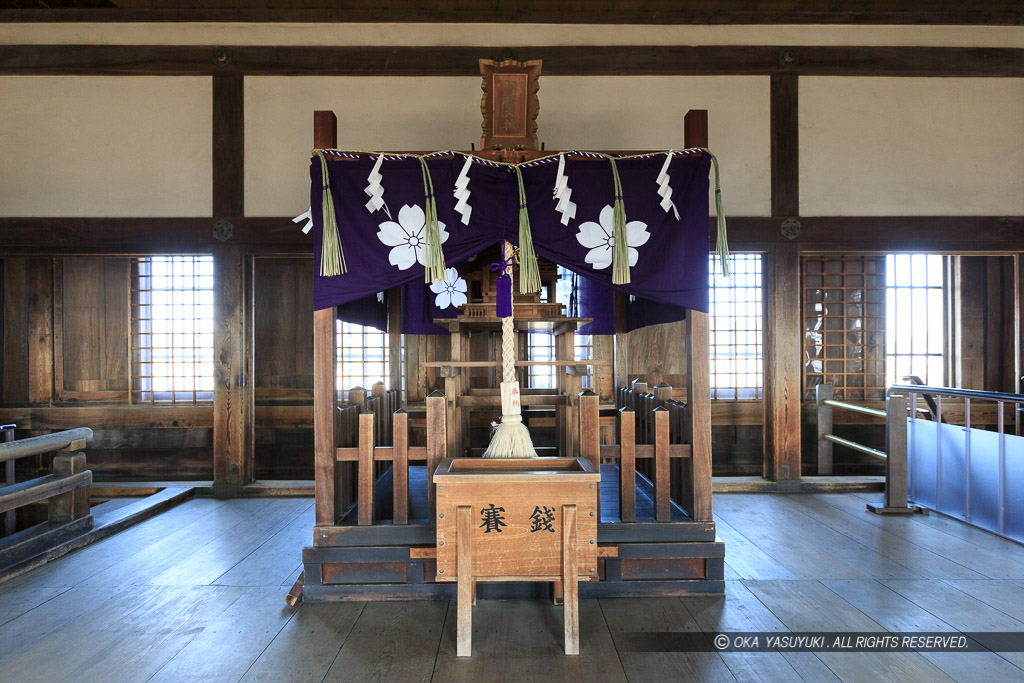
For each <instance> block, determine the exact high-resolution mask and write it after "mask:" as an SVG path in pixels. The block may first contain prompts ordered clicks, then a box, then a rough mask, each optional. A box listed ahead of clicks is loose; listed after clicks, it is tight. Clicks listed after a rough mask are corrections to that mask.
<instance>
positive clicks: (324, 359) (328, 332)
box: [313, 307, 344, 525]
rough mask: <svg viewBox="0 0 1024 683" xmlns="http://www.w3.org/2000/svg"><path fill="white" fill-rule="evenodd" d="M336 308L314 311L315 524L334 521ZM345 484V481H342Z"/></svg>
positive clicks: (332, 522)
mask: <svg viewBox="0 0 1024 683" xmlns="http://www.w3.org/2000/svg"><path fill="white" fill-rule="evenodd" d="M336 320H337V318H336V312H335V309H334V308H333V307H332V308H325V309H323V310H321V311H316V312H314V313H313V452H314V476H315V479H316V482H315V493H316V523H317V524H318V525H325V524H334V523H335V521H336V520H335V505H334V502H335V501H334V495H335V491H334V473H335V462H336V460H337V446H336V441H335V433H334V412H335V410H336V405H337V389H335V384H336V383H337V367H336V366H337V353H338V351H337V348H336V341H337V340H336V336H335V332H334V328H335V323H336ZM342 483H343V484H344V482H342Z"/></svg>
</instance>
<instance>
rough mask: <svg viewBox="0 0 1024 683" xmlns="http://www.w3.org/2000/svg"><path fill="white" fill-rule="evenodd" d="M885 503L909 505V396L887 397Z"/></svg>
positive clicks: (888, 505)
mask: <svg viewBox="0 0 1024 683" xmlns="http://www.w3.org/2000/svg"><path fill="white" fill-rule="evenodd" d="M885 453H886V455H887V456H888V457H887V458H886V461H885V504H886V507H890V508H905V507H907V397H906V396H901V395H898V394H896V395H893V396H889V397H887V398H886V399H885Z"/></svg>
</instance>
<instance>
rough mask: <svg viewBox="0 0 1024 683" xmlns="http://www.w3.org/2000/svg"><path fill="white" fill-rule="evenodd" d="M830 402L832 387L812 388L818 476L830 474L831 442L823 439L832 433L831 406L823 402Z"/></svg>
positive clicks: (827, 385)
mask: <svg viewBox="0 0 1024 683" xmlns="http://www.w3.org/2000/svg"><path fill="white" fill-rule="evenodd" d="M830 400H832V385H831V384H819V385H818V386H816V387H814V403H815V406H816V407H817V413H818V474H819V475H826V474H832V442H831V441H828V440H826V439H825V438H824V435H825V434H831V433H832V406H829V405H825V401H830Z"/></svg>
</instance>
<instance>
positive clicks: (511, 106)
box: [480, 59, 541, 150]
mask: <svg viewBox="0 0 1024 683" xmlns="http://www.w3.org/2000/svg"><path fill="white" fill-rule="evenodd" d="M540 69H541V62H540V60H534V61H530V62H517V61H514V60H507V61H504V62H495V61H493V60H490V59H481V60H480V75H481V76H483V84H482V87H483V91H484V95H483V99H482V101H481V102H480V111H481V113H482V114H483V125H482V128H483V136H481V138H480V149H482V150H488V149H524V150H535V149H537V114H538V113H539V112H540V99H539V98H538V96H537V91H538V90H539V89H540V83H539V82H538V79H539V78H540Z"/></svg>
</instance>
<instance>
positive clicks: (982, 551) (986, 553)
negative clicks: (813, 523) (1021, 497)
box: [816, 494, 1024, 579]
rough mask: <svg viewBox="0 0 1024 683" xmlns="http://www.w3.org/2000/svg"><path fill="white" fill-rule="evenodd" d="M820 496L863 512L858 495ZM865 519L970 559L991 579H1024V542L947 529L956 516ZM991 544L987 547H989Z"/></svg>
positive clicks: (971, 564)
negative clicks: (1007, 545)
mask: <svg viewBox="0 0 1024 683" xmlns="http://www.w3.org/2000/svg"><path fill="white" fill-rule="evenodd" d="M816 497H818V498H819V499H820V500H822V501H824V502H826V503H828V504H829V505H832V506H833V507H836V508H838V509H840V510H845V511H847V512H849V513H851V514H860V510H861V509H862V503H863V499H862V498H860V497H857V496H830V495H825V494H819V495H818V496H816ZM863 519H866V520H868V523H870V524H874V525H876V526H880V527H881V528H883V529H885V530H886V531H887V532H889V533H891V534H893V535H895V536H898V537H899V538H902V539H905V540H907V541H910V542H911V543H915V544H917V545H920V546H922V547H925V548H928V549H929V550H931V551H932V552H934V553H936V554H938V555H941V556H943V557H945V558H946V559H948V560H952V561H953V562H962V563H966V564H967V565H968V567H969V568H970V569H973V570H975V571H977V572H978V573H979V574H982V575H983V576H985V577H987V578H990V579H1024V561H1022V560H1020V559H1017V557H1018V555H1019V553H1020V552H1024V546H1021V547H1019V548H1014V551H1015V552H1004V551H1000V550H998V549H993V548H992V547H991V536H992V535H991V534H989V533H988V532H986V531H982V530H980V529H975V528H974V527H971V526H969V525H967V524H962V523H958V522H957V523H958V524H961V526H962V527H963V530H966V531H969V533H968V535H967V536H966V537H960V536H958V535H953V534H949V533H947V532H946V531H945V528H946V526H947V525H946V522H955V520H948V519H944V518H943V517H942V515H935V514H932V515H922V516H917V515H911V516H907V517H904V516H891V515H867V516H866V517H864V518H863ZM986 546H987V547H986Z"/></svg>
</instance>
